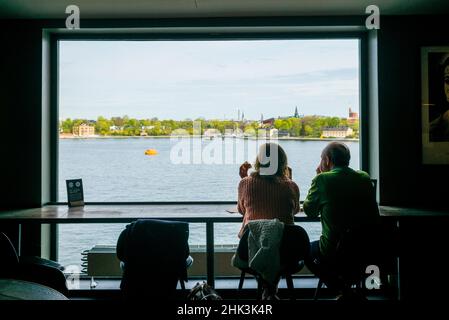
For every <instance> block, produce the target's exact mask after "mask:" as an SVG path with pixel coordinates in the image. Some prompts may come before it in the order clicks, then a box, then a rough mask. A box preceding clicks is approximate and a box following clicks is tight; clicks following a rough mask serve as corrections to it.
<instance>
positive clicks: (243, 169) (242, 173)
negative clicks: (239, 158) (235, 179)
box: [239, 161, 251, 179]
mask: <svg viewBox="0 0 449 320" xmlns="http://www.w3.org/2000/svg"><path fill="white" fill-rule="evenodd" d="M249 168H251V164H250V163H249V162H248V161H245V162H243V164H242V165H241V166H240V171H239V175H240V177H241V178H242V179H243V178H245V177H247V176H248V170H249Z"/></svg>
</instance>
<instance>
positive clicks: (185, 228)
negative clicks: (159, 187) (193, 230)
mask: <svg viewBox="0 0 449 320" xmlns="http://www.w3.org/2000/svg"><path fill="white" fill-rule="evenodd" d="M188 238H189V224H188V223H185V222H178V221H165V220H156V219H140V220H137V221H135V222H133V223H131V224H129V225H127V226H126V229H125V230H123V231H122V233H121V234H120V237H119V239H118V241H117V257H118V259H119V260H120V261H122V262H123V277H122V282H121V284H120V288H121V290H122V293H123V297H124V298H125V299H148V298H156V299H171V298H173V297H174V294H175V291H176V286H177V283H178V281H179V282H180V284H181V288H182V289H185V286H184V282H185V281H187V269H188V268H189V267H190V265H191V264H192V263H193V259H192V257H190V255H189V254H190V250H189V244H188Z"/></svg>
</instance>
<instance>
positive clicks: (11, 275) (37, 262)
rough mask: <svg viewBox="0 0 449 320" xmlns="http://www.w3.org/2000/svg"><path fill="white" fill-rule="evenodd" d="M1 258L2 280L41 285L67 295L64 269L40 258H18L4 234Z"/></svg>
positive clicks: (0, 243) (1, 236)
mask: <svg viewBox="0 0 449 320" xmlns="http://www.w3.org/2000/svg"><path fill="white" fill-rule="evenodd" d="M0 257H1V260H0V278H5V279H16V280H24V281H30V282H35V283H39V284H42V285H44V286H47V287H50V288H53V289H55V290H57V291H59V292H60V293H62V294H63V295H67V293H68V289H67V285H66V279H65V276H64V273H63V272H62V271H63V270H64V267H62V266H61V265H60V264H59V263H57V262H54V261H51V260H47V259H42V258H39V257H26V256H18V255H17V252H16V250H15V248H14V246H13V245H12V243H11V241H10V239H9V238H8V236H7V235H6V234H5V233H3V232H0Z"/></svg>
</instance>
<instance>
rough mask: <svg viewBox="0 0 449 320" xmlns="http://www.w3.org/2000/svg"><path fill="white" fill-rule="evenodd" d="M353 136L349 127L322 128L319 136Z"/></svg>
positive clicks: (352, 131)
mask: <svg viewBox="0 0 449 320" xmlns="http://www.w3.org/2000/svg"><path fill="white" fill-rule="evenodd" d="M353 134H354V130H352V128H349V127H323V132H322V133H321V136H322V137H323V138H346V137H349V136H352V135H353Z"/></svg>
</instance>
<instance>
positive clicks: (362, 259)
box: [334, 224, 397, 281]
mask: <svg viewBox="0 0 449 320" xmlns="http://www.w3.org/2000/svg"><path fill="white" fill-rule="evenodd" d="M396 244H397V230H396V229H395V228H394V227H390V226H385V225H381V224H376V225H373V226H361V227H357V228H352V229H348V230H346V231H345V232H344V233H343V234H342V236H341V238H340V241H339V242H338V245H337V248H336V254H335V265H334V266H335V270H336V271H337V272H338V273H339V276H341V277H342V278H346V279H347V280H348V281H351V280H353V281H357V280H360V279H361V277H363V276H364V275H365V271H366V267H367V266H369V265H376V266H378V267H379V268H382V267H385V266H386V265H387V264H390V263H391V261H392V259H393V258H394V257H396V255H397V252H396V249H395V247H396Z"/></svg>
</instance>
